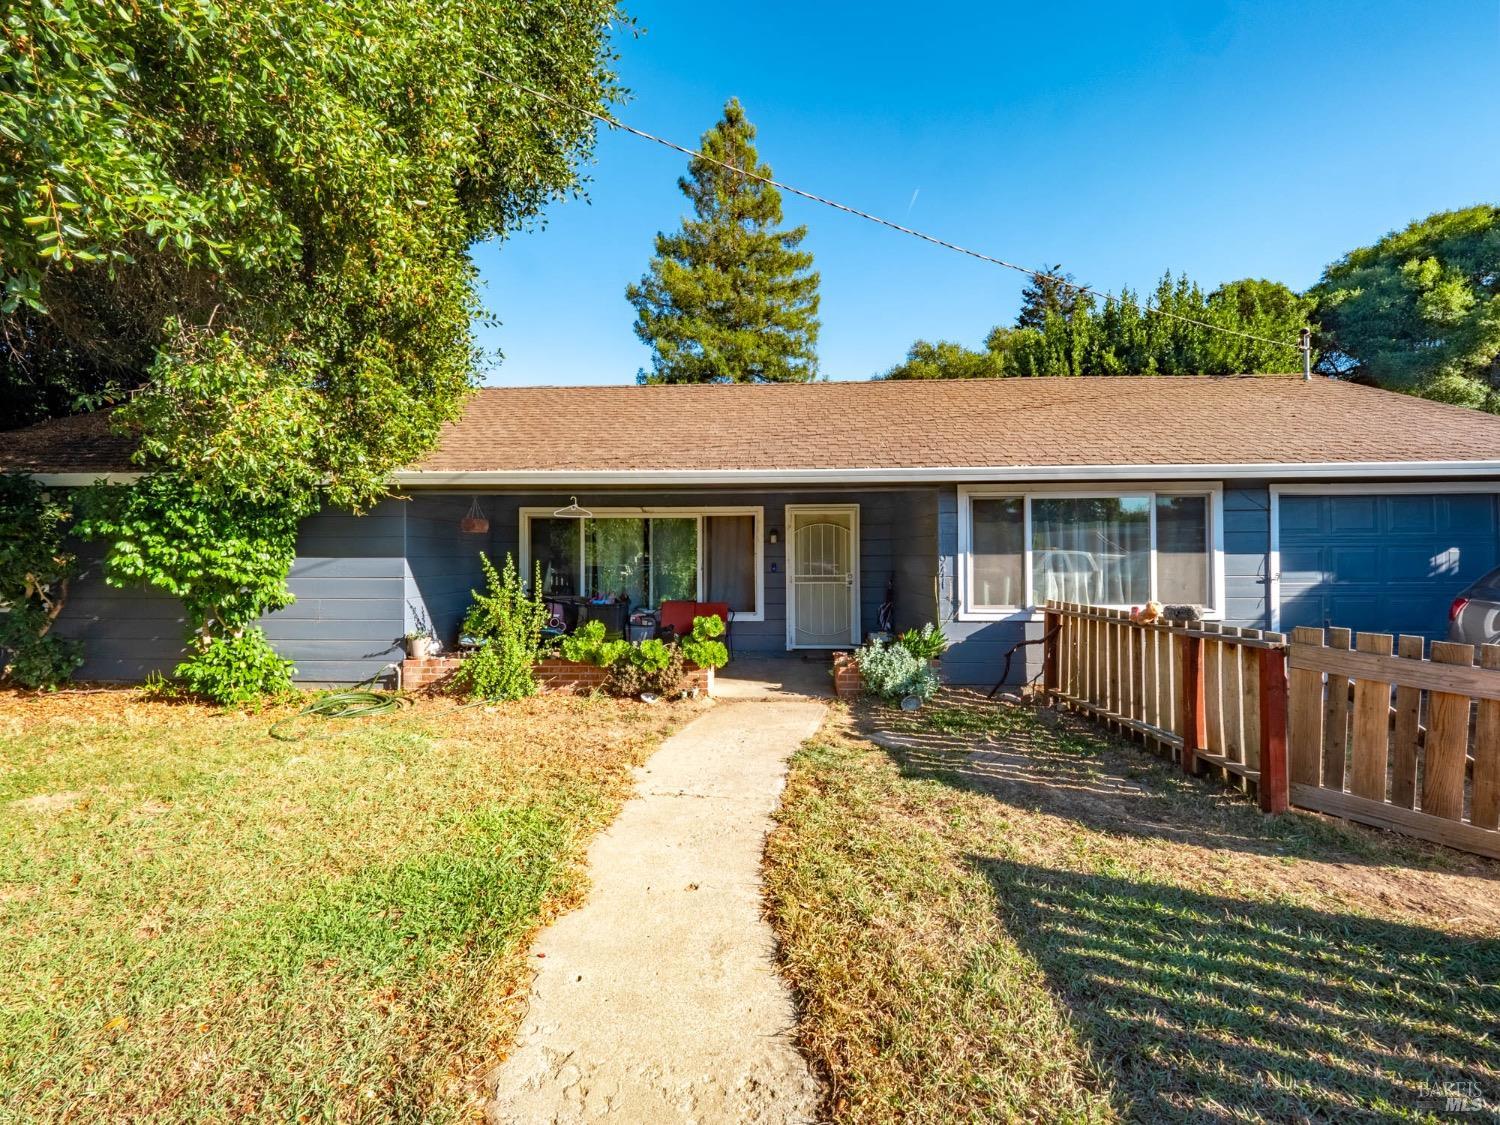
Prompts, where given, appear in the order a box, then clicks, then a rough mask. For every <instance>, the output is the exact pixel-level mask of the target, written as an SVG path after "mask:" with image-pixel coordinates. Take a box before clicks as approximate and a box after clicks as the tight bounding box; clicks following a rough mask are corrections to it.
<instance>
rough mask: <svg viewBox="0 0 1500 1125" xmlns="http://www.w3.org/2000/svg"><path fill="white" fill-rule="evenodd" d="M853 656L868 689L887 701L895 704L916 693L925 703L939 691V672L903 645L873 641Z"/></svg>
mask: <svg viewBox="0 0 1500 1125" xmlns="http://www.w3.org/2000/svg"><path fill="white" fill-rule="evenodd" d="M854 659H855V661H856V662H857V663H858V664H859V675H860V679H862V680H863V681H864V685H865V690H866V691H868V692H870V693H871V694H872V695H878V696H879V697H880V698H881V699H884V700H886V701H887V702H891V703H896V702H899V701H900V700H902V699H904V698H905V697H906V696H908V695H914V696H916V697H917V698H918V699H920V700H921V701H922V702H923V703H925V702H927V700H929V699H931V698H932V697H933V696H934V695H936V694H937V691H938V686H939V685H938V678H937V673H936V672H934V671H933V670H932V669H931V668H930V667H929V666H928V664H927V662H926V661H925V660H919V659H918V658H917V657H915V656H913V655H912V654H911V653H910V652H909V651H907V649H906V647H905V646H904V645H900V644H893V645H885V644H881V643H880V642H879V641H871V642H870V643H869V644H867V645H865V646H863V647H862V648H860V649H858V650H857V651H856V652H855V654H854Z"/></svg>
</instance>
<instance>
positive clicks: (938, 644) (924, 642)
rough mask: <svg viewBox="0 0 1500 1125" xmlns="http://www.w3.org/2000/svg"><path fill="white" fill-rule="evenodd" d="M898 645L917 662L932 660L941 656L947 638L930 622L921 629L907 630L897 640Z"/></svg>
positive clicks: (946, 645) (946, 643)
mask: <svg viewBox="0 0 1500 1125" xmlns="http://www.w3.org/2000/svg"><path fill="white" fill-rule="evenodd" d="M897 641H898V643H899V644H900V645H901V647H902V648H904V649H905V650H906V651H907V652H909V653H911V654H912V655H913V656H915V657H916V658H917V659H918V660H933V659H935V658H937V657H939V656H942V655H943V652H944V650H945V649H947V647H948V638H947V637H945V636H943V631H942V630H941V629H939V628H938V627H937V626H936V625H934V624H932V623H931V622H930V621H929V622H928V623H927V624H926V625H923V626H922V628H921V629H908V630H907V631H906V632H904V633H902V634H901V636H900V637H898V638H897Z"/></svg>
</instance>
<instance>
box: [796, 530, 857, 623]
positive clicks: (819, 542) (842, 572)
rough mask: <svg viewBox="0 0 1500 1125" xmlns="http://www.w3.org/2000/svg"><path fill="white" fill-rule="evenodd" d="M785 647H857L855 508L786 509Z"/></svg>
mask: <svg viewBox="0 0 1500 1125" xmlns="http://www.w3.org/2000/svg"><path fill="white" fill-rule="evenodd" d="M787 519H788V527H789V542H788V544H787V547H788V551H787V554H788V563H787V586H788V591H787V593H788V606H787V643H788V644H789V645H790V646H791V647H792V648H839V647H842V646H844V645H852V644H858V643H859V510H858V509H857V508H828V509H821V508H820V509H818V510H815V511H814V510H810V509H809V510H797V511H792V510H789V511H788V515H787Z"/></svg>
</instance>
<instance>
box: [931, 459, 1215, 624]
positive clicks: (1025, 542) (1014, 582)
mask: <svg viewBox="0 0 1500 1125" xmlns="http://www.w3.org/2000/svg"><path fill="white" fill-rule="evenodd" d="M960 498H961V503H960V513H961V517H960V543H959V548H960V551H959V563H960V576H961V586H962V589H961V598H962V604H961V611H962V612H963V613H965V614H966V615H969V616H973V617H976V618H982V617H994V616H1003V615H1005V614H1008V613H1014V612H1017V611H1020V610H1026V609H1030V608H1033V607H1036V606H1040V605H1043V604H1044V603H1046V602H1048V601H1053V600H1055V601H1070V602H1085V603H1088V604H1090V605H1102V606H1121V607H1129V606H1137V605H1143V604H1145V603H1146V602H1148V601H1152V600H1155V601H1161V602H1169V603H1185V604H1192V605H1198V606H1202V607H1204V609H1205V611H1207V612H1209V613H1210V614H1212V613H1214V612H1216V611H1217V610H1218V609H1219V608H1220V607H1219V605H1218V598H1217V593H1216V589H1217V586H1216V581H1215V560H1216V554H1215V550H1214V542H1215V535H1214V519H1215V515H1216V512H1215V502H1216V493H1214V492H1203V491H1191V490H1184V491H1181V492H1178V491H1175V490H1173V491H1168V490H1155V489H1138V490H1136V489H1131V490H1121V491H1118V492H1115V491H1104V490H1100V491H1098V492H1082V491H1079V492H1066V493H1063V492H1035V493H1016V494H1013V495H1000V494H998V493H995V492H992V491H990V490H985V489H973V490H961V491H960Z"/></svg>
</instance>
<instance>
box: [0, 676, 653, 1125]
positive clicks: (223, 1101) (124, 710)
mask: <svg viewBox="0 0 1500 1125" xmlns="http://www.w3.org/2000/svg"><path fill="white" fill-rule="evenodd" d="M284 717H285V712H284V711H282V710H272V711H267V712H264V713H261V714H258V715H244V714H235V713H225V712H214V711H210V710H207V709H202V708H197V707H191V706H183V705H170V704H162V703H145V702H141V701H139V700H138V699H136V698H134V697H132V696H130V695H128V694H127V693H124V692H120V693H111V694H109V695H107V696H105V697H103V699H102V700H101V698H100V697H97V696H91V697H72V698H69V697H59V698H55V699H52V700H42V701H37V700H21V699H19V698H17V697H10V698H8V699H5V700H0V761H3V763H4V767H3V770H0V955H3V956H4V959H5V963H6V965H7V972H6V973H5V974H4V975H3V976H0V1107H3V1108H0V1117H8V1118H9V1119H12V1120H46V1119H62V1118H70V1117H73V1118H76V1117H87V1118H89V1119H94V1120H107V1119H120V1118H127V1117H130V1118H136V1119H150V1120H152V1121H179V1120H180V1121H205V1120H207V1121H220V1120H223V1121H227V1120H237V1119H243V1118H247V1117H248V1118H253V1119H257V1120H299V1119H301V1120H361V1121H367V1120H368V1121H380V1120H387V1121H408V1120H417V1119H421V1120H443V1119H449V1118H454V1117H460V1116H465V1115H467V1114H468V1113H469V1112H471V1111H472V1109H473V1105H474V1098H475V1096H476V1094H477V1092H478V1087H477V1085H476V1078H477V1076H479V1075H481V1074H482V1073H483V1072H484V1071H485V1070H487V1069H488V1068H489V1067H490V1066H491V1065H493V1063H494V1062H495V1061H496V1060H497V1058H498V1057H499V1055H500V1053H501V1052H502V1051H503V1047H504V1043H505V1042H506V1040H507V1038H508V1036H509V1034H510V1033H511V1031H512V1029H513V1026H514V1022H515V1020H516V1019H517V1018H518V1016H519V1013H520V1008H521V1002H522V1000H523V999H524V995H525V986H526V982H527V967H526V965H525V957H524V952H525V948H526V946H527V944H528V943H529V938H530V936H531V934H532V933H533V932H534V931H535V929H536V928H537V926H538V925H540V924H542V923H544V922H545V921H546V920H547V919H548V918H550V917H552V916H553V915H554V914H555V913H556V912H557V911H559V910H561V909H563V908H565V907H566V906H567V905H569V904H570V903H571V902H572V901H574V900H576V898H577V897H578V895H579V894H580V893H581V891H582V888H583V879H582V875H581V873H580V870H579V861H580V858H581V856H582V851H583V848H584V847H585V845H586V844H587V841H588V839H589V838H590V837H591V836H592V834H593V833H594V832H596V831H597V830H598V829H599V828H600V827H602V826H603V825H604V824H606V823H607V822H608V821H609V819H610V818H611V817H612V816H613V815H614V812H615V811H616V810H617V808H618V806H619V804H620V802H621V800H622V799H623V796H624V794H625V793H626V791H627V787H628V777H629V775H628V771H629V768H630V767H631V766H632V765H634V764H636V763H638V762H640V761H642V760H644V758H645V756H646V755H647V754H648V753H649V751H650V750H651V749H652V748H653V747H654V746H655V745H656V744H657V742H658V741H659V739H660V737H661V735H662V734H663V732H664V731H665V730H666V729H667V728H668V727H669V726H670V725H671V724H672V723H673V721H674V716H673V713H672V711H671V709H667V708H655V709H649V708H644V707H637V706H632V705H628V704H626V705H621V704H616V703H614V702H610V703H607V704H599V703H596V702H591V701H588V700H574V699H566V698H547V699H543V700H536V701H530V702H528V703H524V704H518V705H508V706H506V707H501V708H494V709H488V710H480V709H470V710H466V711H453V710H451V709H450V707H449V705H447V704H445V703H432V704H423V705H419V706H418V707H416V708H414V709H413V710H411V711H408V712H404V713H401V714H399V715H396V716H381V717H373V718H369V719H361V720H351V721H344V722H328V723H308V724H306V726H301V725H299V727H298V729H299V730H303V731H305V733H306V734H307V737H306V738H305V739H304V740H302V741H299V742H294V743H284V742H278V741H275V740H273V739H270V738H269V737H267V730H268V729H269V727H270V726H271V724H272V723H274V722H276V721H277V720H278V719H280V718H284Z"/></svg>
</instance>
